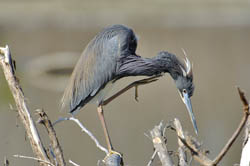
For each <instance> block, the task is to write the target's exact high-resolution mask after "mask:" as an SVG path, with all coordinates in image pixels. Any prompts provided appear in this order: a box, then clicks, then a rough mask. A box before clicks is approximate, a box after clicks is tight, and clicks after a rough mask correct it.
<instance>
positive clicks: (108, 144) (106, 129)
mask: <svg viewBox="0 0 250 166" xmlns="http://www.w3.org/2000/svg"><path fill="white" fill-rule="evenodd" d="M97 112H98V115H99V119H100V121H101V123H102V127H103V130H104V135H105V139H106V143H107V146H108V151H109V154H108V155H107V156H106V157H108V156H110V155H112V154H118V155H119V156H120V157H122V155H121V154H120V153H119V152H116V151H114V149H113V146H112V143H111V139H110V136H109V132H108V128H107V125H106V122H105V118H104V111H103V105H99V106H98V107H97ZM104 160H105V159H104Z"/></svg>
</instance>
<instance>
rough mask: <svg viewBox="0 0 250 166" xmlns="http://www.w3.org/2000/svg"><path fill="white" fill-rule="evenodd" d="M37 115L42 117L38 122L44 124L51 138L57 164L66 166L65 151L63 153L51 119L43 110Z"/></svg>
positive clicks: (38, 111)
mask: <svg viewBox="0 0 250 166" xmlns="http://www.w3.org/2000/svg"><path fill="white" fill-rule="evenodd" d="M37 113H38V114H39V116H40V119H39V120H38V121H39V123H42V124H43V125H44V126H45V128H46V129H47V132H48V135H49V138H50V142H51V144H52V148H53V152H54V154H55V157H56V161H57V164H58V165H60V166H64V165H66V163H65V160H64V157H63V151H62V147H61V146H60V144H59V141H58V139H57V136H56V131H55V130H54V127H53V125H52V123H51V121H50V120H49V117H48V116H47V114H46V113H45V112H44V111H43V110H40V109H39V110H37Z"/></svg>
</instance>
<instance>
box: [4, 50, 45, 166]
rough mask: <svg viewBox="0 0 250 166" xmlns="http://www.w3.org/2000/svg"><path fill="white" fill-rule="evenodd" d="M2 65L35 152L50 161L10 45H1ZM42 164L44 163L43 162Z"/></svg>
mask: <svg viewBox="0 0 250 166" xmlns="http://www.w3.org/2000/svg"><path fill="white" fill-rule="evenodd" d="M0 65H1V66H2V69H3V72H4V75H5V78H6V80H7V82H8V85H9V88H10V90H11V92H12V95H13V97H14V100H15V102H16V107H17V110H18V114H19V117H20V119H21V121H22V122H23V125H24V127H25V130H26V133H27V135H28V138H29V140H30V144H31V147H32V150H33V152H34V153H35V155H36V157H37V158H39V159H40V160H44V161H47V162H49V159H48V156H47V154H46V152H45V150H44V146H43V144H42V141H41V139H40V136H39V133H38V131H37V129H36V126H35V123H34V121H33V119H32V117H31V115H30V111H29V109H28V106H27V104H26V100H25V97H24V94H23V91H22V88H21V86H20V84H19V81H18V79H17V78H16V76H15V72H14V66H13V63H12V58H11V54H10V50H9V47H8V46H6V47H5V48H2V47H0ZM40 164H41V165H43V163H40Z"/></svg>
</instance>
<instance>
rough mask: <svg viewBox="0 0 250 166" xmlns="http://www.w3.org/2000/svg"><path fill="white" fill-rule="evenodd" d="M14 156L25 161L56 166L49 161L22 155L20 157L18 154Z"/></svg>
mask: <svg viewBox="0 0 250 166" xmlns="http://www.w3.org/2000/svg"><path fill="white" fill-rule="evenodd" d="M13 156H14V157H16V158H23V159H30V160H36V161H39V162H41V163H44V164H46V165H51V166H55V165H54V164H52V163H51V162H48V161H46V160H41V159H39V158H35V157H30V156H22V155H18V154H15V155H13Z"/></svg>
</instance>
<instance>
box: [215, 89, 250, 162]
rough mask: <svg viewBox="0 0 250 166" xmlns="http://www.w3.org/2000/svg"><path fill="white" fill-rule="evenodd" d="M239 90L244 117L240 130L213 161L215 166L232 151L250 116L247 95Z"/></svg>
mask: <svg viewBox="0 0 250 166" xmlns="http://www.w3.org/2000/svg"><path fill="white" fill-rule="evenodd" d="M237 89H238V92H239V95H240V99H241V101H242V103H243V111H244V115H243V117H242V120H241V122H240V124H239V126H238V128H237V129H236V130H235V132H234V133H233V135H232V137H231V138H230V139H229V140H228V142H227V144H226V145H225V146H224V148H223V149H222V150H221V152H220V153H219V154H218V156H217V157H216V158H215V159H214V161H213V163H214V165H217V164H218V163H219V162H220V161H221V159H222V158H223V156H225V154H226V153H227V151H228V150H229V149H230V147H231V146H232V144H233V143H234V141H235V140H236V138H237V137H238V136H239V134H240V132H241V130H242V129H243V127H244V126H245V124H246V121H247V119H248V116H249V104H248V101H247V99H246V97H245V94H244V92H242V91H241V89H240V88H239V87H238V88H237Z"/></svg>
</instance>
